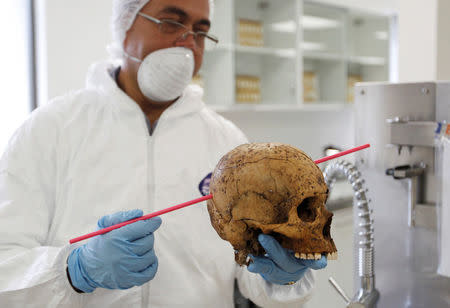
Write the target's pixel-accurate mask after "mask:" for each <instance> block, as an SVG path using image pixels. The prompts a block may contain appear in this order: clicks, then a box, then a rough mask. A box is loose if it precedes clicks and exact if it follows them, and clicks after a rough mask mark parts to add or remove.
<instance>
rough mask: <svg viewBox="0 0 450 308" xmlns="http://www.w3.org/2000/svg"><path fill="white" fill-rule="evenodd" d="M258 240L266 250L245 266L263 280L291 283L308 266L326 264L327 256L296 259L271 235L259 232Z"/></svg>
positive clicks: (315, 266)
mask: <svg viewBox="0 0 450 308" xmlns="http://www.w3.org/2000/svg"><path fill="white" fill-rule="evenodd" d="M258 241H259V242H260V243H261V245H262V246H263V248H264V249H265V250H266V253H267V255H266V256H264V257H255V256H252V255H250V258H251V259H253V263H251V264H250V265H249V266H248V267H247V268H248V270H249V271H250V272H252V273H257V274H260V275H261V276H262V277H263V278H264V279H265V280H267V281H269V282H271V283H275V284H281V285H285V284H292V283H294V282H296V281H298V280H300V279H301V278H302V277H303V275H305V272H306V271H307V270H308V268H312V269H322V268H324V267H326V266H327V258H326V257H325V256H322V258H321V259H320V260H304V259H297V258H296V257H295V256H294V253H293V252H291V251H288V250H287V249H285V248H283V247H281V245H280V244H279V243H278V242H277V240H275V239H274V238H273V237H272V236H270V235H266V234H260V235H259V236H258Z"/></svg>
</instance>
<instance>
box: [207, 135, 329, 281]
mask: <svg viewBox="0 0 450 308" xmlns="http://www.w3.org/2000/svg"><path fill="white" fill-rule="evenodd" d="M210 192H211V194H212V195H213V198H212V199H211V200H208V211H209V214H210V218H211V223H212V225H213V227H214V228H215V230H216V231H217V233H218V234H219V236H220V237H221V238H222V239H224V240H227V241H229V242H230V243H231V244H232V245H233V247H234V249H235V251H236V255H235V259H236V262H237V263H239V264H240V265H244V264H246V265H247V266H248V270H249V271H251V272H254V273H258V274H260V275H261V276H262V277H263V278H264V279H266V280H267V281H269V282H272V283H275V284H292V283H294V282H296V281H298V280H299V279H301V277H302V276H303V275H304V273H305V272H306V270H307V269H309V268H312V269H321V268H324V267H325V266H326V265H327V258H328V259H336V257H337V251H336V246H335V244H334V242H333V239H332V238H331V235H330V227H331V220H332V216H333V214H332V213H331V212H329V211H328V210H327V209H326V208H325V202H326V200H327V197H328V188H327V185H326V184H325V181H324V179H323V175H322V172H321V170H320V169H319V167H317V165H316V164H315V163H314V161H312V160H311V158H309V157H308V156H307V155H306V154H305V153H304V152H302V151H300V150H298V149H296V148H295V147H292V146H290V145H286V144H281V143H251V144H244V145H241V146H238V147H237V148H235V149H233V150H232V151H230V152H229V153H227V154H226V155H225V156H224V157H223V158H222V159H221V160H220V162H219V163H218V164H217V166H216V168H215V170H214V172H213V175H212V178H211V184H210Z"/></svg>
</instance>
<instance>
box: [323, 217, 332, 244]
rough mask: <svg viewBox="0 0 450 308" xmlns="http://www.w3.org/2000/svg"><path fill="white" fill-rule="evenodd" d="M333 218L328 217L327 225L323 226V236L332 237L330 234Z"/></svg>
mask: <svg viewBox="0 0 450 308" xmlns="http://www.w3.org/2000/svg"><path fill="white" fill-rule="evenodd" d="M331 220H332V218H331V217H330V218H328V220H327V222H326V224H325V226H323V231H322V234H323V237H324V238H325V239H328V240H330V239H331V234H330V228H331Z"/></svg>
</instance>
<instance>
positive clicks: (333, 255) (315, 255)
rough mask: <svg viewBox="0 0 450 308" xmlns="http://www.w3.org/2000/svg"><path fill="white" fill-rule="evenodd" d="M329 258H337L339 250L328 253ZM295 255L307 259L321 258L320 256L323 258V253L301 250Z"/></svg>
mask: <svg viewBox="0 0 450 308" xmlns="http://www.w3.org/2000/svg"><path fill="white" fill-rule="evenodd" d="M326 256H327V259H328V260H337V257H338V254H337V251H335V252H332V253H327V255H326ZM295 257H296V258H297V259H305V260H320V258H322V254H321V253H317V252H316V253H300V252H296V253H295Z"/></svg>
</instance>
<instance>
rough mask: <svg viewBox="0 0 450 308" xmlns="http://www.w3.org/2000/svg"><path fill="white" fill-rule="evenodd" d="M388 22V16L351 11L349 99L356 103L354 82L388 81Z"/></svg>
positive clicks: (348, 44)
mask: <svg viewBox="0 0 450 308" xmlns="http://www.w3.org/2000/svg"><path fill="white" fill-rule="evenodd" d="M389 25H390V18H389V17H385V16H373V15H367V14H361V13H360V14H358V13H350V14H349V22H348V36H347V46H348V77H347V83H348V84H347V90H348V95H347V101H348V102H353V98H354V93H353V91H354V85H355V83H357V82H366V81H388V80H389V61H388V59H389V40H390V37H389V36H390V33H389V28H390V26H389Z"/></svg>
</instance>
